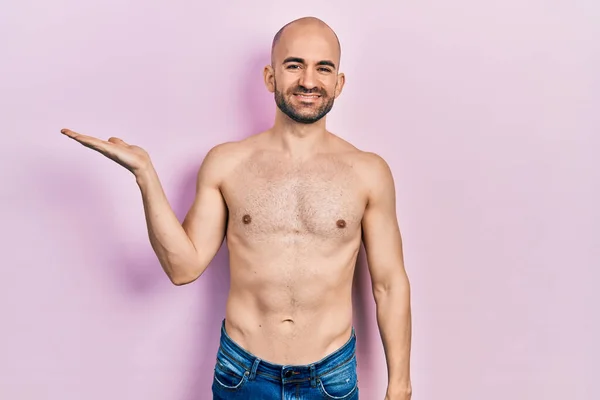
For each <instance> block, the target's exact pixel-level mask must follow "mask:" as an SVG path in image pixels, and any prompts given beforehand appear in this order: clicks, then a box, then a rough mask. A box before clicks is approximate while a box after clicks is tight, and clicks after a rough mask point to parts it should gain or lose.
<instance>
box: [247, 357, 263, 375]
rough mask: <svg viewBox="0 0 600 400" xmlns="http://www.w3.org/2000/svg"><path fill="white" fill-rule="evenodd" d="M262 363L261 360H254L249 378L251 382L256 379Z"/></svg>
mask: <svg viewBox="0 0 600 400" xmlns="http://www.w3.org/2000/svg"><path fill="white" fill-rule="evenodd" d="M259 363H260V358H257V359H256V360H254V363H252V370H251V371H250V376H249V378H248V379H249V380H253V379H254V378H256V369H257V368H258V364H259Z"/></svg>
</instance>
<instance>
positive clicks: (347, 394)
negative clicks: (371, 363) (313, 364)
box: [317, 356, 358, 400]
mask: <svg viewBox="0 0 600 400" xmlns="http://www.w3.org/2000/svg"><path fill="white" fill-rule="evenodd" d="M317 385H318V387H319V390H320V391H321V393H322V394H323V396H325V398H326V399H333V400H346V399H348V400H349V399H351V398H353V397H352V396H354V395H355V394H356V393H357V392H358V376H357V374H356V356H353V357H352V358H351V359H350V360H348V361H347V362H345V363H344V364H342V365H340V366H338V367H336V368H334V369H333V370H332V371H331V372H327V373H325V374H324V375H321V376H319V378H318V379H317Z"/></svg>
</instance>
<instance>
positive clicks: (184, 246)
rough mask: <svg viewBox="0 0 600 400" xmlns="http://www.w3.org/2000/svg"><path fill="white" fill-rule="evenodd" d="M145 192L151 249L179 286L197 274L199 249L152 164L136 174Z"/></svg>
mask: <svg viewBox="0 0 600 400" xmlns="http://www.w3.org/2000/svg"><path fill="white" fill-rule="evenodd" d="M136 181H137V183H138V186H139V188H140V191H141V193H142V202H143V205H144V214H145V216H146V225H147V227H148V236H149V239H150V244H151V246H152V249H153V250H154V252H155V253H156V256H157V257H158V260H159V262H160V264H161V266H162V267H163V269H164V271H165V273H166V274H167V276H168V277H169V279H170V280H171V282H173V283H174V284H176V285H182V284H185V283H188V282H191V281H192V280H194V279H195V278H196V277H197V274H198V272H197V269H198V268H196V265H195V264H196V263H197V259H198V257H197V252H196V249H195V247H194V245H193V243H192V241H191V240H190V238H189V236H188V235H187V234H186V232H185V230H184V229H183V226H182V225H181V223H180V222H179V220H178V219H177V216H176V215H175V213H174V212H173V209H172V208H171V205H170V204H169V201H168V199H167V196H166V195H165V192H164V190H163V188H162V185H161V183H160V180H159V178H158V174H157V173H156V170H155V169H154V168H153V167H152V166H149V167H148V168H145V169H144V170H143V171H142V172H139V173H136Z"/></svg>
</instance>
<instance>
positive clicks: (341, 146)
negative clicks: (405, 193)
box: [336, 136, 392, 185]
mask: <svg viewBox="0 0 600 400" xmlns="http://www.w3.org/2000/svg"><path fill="white" fill-rule="evenodd" d="M336 141H337V147H338V151H339V152H340V153H341V154H343V156H344V158H345V159H346V160H347V161H348V162H349V163H350V164H351V166H352V168H353V169H354V170H355V171H356V173H357V174H358V175H359V176H360V177H361V178H362V180H364V181H365V182H369V183H370V184H374V185H377V184H378V183H382V182H386V181H389V180H390V179H391V178H392V173H391V170H390V167H389V165H388V163H387V161H386V160H385V159H384V158H383V157H381V156H380V155H379V154H377V153H373V152H370V151H365V150H361V149H359V148H357V147H356V146H354V145H353V144H351V143H349V142H347V141H345V140H343V139H341V138H339V137H337V136H336Z"/></svg>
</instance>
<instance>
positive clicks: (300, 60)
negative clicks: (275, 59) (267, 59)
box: [282, 57, 335, 69]
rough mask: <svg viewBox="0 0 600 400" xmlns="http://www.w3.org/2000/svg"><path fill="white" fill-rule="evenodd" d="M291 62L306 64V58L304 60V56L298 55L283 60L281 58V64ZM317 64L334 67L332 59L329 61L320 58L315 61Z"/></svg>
mask: <svg viewBox="0 0 600 400" xmlns="http://www.w3.org/2000/svg"><path fill="white" fill-rule="evenodd" d="M291 62H296V63H300V64H306V60H304V58H300V57H288V58H286V59H285V60H283V63H282V64H287V63H291ZM317 65H326V66H328V67H331V68H333V69H335V64H334V63H333V61H329V60H321V61H319V62H318V63H317Z"/></svg>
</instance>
